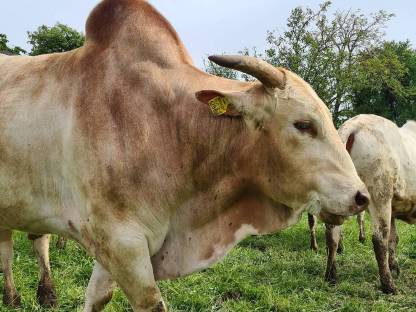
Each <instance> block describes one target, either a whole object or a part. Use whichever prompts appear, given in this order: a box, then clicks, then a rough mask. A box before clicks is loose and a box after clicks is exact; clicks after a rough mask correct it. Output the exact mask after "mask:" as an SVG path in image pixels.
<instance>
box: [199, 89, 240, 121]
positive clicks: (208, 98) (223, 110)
mask: <svg viewBox="0 0 416 312" xmlns="http://www.w3.org/2000/svg"><path fill="white" fill-rule="evenodd" d="M242 94H243V93H242V92H220V91H216V90H202V91H199V92H197V93H195V96H196V98H197V99H198V100H199V101H201V102H202V103H205V104H206V105H208V106H209V108H210V109H211V111H212V113H213V114H214V115H215V116H221V115H223V116H231V117H239V116H241V115H242V112H241V111H240V110H239V108H240V105H239V100H238V98H239V97H241V96H242Z"/></svg>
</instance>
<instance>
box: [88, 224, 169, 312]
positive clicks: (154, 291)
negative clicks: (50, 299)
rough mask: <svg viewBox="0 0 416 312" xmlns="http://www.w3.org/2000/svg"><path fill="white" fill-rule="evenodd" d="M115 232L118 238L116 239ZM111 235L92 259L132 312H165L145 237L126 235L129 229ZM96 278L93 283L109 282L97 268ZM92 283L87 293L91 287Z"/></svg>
mask: <svg viewBox="0 0 416 312" xmlns="http://www.w3.org/2000/svg"><path fill="white" fill-rule="evenodd" d="M117 232H120V233H121V235H116V234H115V233H117ZM130 232H131V231H130ZM112 235H113V236H112V237H111V238H109V241H108V242H106V244H105V245H102V246H101V248H100V249H99V253H98V254H96V256H97V258H98V261H99V262H100V263H101V265H102V266H103V267H105V268H106V270H107V271H108V272H109V273H110V275H111V278H112V279H114V281H115V282H116V283H117V284H118V285H119V286H120V288H121V289H122V290H123V292H124V294H125V295H126V297H127V299H128V300H129V302H130V304H131V306H132V308H133V310H134V311H135V312H165V311H167V310H166V307H165V304H164V302H163V300H162V296H161V293H160V290H159V288H158V286H157V284H156V281H155V278H154V275H153V268H152V263H151V259H150V253H149V247H148V243H147V238H146V236H145V235H141V234H139V233H137V232H136V233H134V234H133V235H129V229H120V231H118V230H114V231H112ZM96 274H98V277H97V276H96V277H95V278H94V280H97V279H98V280H99V279H102V278H104V279H105V278H107V279H108V278H109V276H108V274H106V275H105V276H104V270H102V269H100V268H99V267H98V268H97V269H96ZM101 274H102V275H101ZM101 276H102V277H101ZM94 280H93V281H92V282H91V283H92V284H91V288H90V289H92V288H93V287H94V283H95V282H94ZM108 283H109V281H108ZM107 289H108V288H107ZM92 293H94V291H92ZM101 293H104V292H101ZM89 301H90V302H91V301H94V300H92V299H91V300H89ZM95 301H96V300H95ZM86 311H88V312H89V311H94V310H92V309H91V307H90V310H86Z"/></svg>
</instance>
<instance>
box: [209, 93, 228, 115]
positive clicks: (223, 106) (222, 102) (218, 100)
mask: <svg viewBox="0 0 416 312" xmlns="http://www.w3.org/2000/svg"><path fill="white" fill-rule="evenodd" d="M228 104H230V102H228V100H227V98H226V97H223V96H217V97H215V98H213V99H211V100H209V101H208V105H209V107H210V108H211V111H212V113H213V114H214V115H216V116H219V115H222V114H224V113H225V112H226V111H227V108H228Z"/></svg>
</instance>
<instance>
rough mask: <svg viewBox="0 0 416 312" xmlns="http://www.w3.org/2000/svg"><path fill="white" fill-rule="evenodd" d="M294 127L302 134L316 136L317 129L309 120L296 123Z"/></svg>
mask: <svg viewBox="0 0 416 312" xmlns="http://www.w3.org/2000/svg"><path fill="white" fill-rule="evenodd" d="M293 126H294V127H295V128H296V129H298V130H299V131H300V132H302V133H306V134H309V135H311V136H313V137H314V136H316V128H315V126H314V125H313V123H312V121H309V120H302V121H296V122H295V123H294V124H293Z"/></svg>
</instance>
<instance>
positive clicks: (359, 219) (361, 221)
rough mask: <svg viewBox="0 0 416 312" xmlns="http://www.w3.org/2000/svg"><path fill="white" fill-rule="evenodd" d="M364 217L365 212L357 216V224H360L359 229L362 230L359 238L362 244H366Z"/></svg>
mask: <svg viewBox="0 0 416 312" xmlns="http://www.w3.org/2000/svg"><path fill="white" fill-rule="evenodd" d="M364 217H365V211H362V212H360V213H359V214H358V215H357V223H358V226H359V229H360V234H359V236H358V240H359V241H360V242H361V243H364V242H365V227H364V225H365V224H364Z"/></svg>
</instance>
